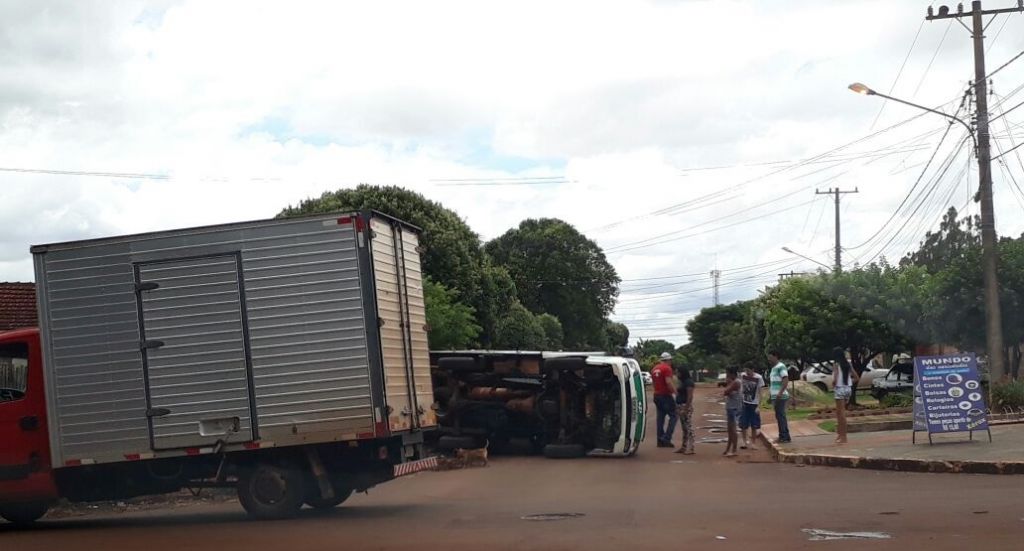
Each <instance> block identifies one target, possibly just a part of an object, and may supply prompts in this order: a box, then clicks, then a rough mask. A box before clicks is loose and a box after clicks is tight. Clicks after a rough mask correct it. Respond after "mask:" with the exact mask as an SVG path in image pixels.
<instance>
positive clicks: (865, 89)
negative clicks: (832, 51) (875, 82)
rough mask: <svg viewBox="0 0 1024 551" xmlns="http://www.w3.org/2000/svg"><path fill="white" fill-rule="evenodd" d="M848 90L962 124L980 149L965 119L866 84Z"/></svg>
mask: <svg viewBox="0 0 1024 551" xmlns="http://www.w3.org/2000/svg"><path fill="white" fill-rule="evenodd" d="M847 88H849V89H850V90H853V91H854V92H856V93H858V94H860V95H862V96H878V97H880V98H885V99H887V100H890V101H895V102H896V103H902V104H903V105H909V106H911V107H916V108H918V109H921V110H922V111H927V112H929V113H935V114H936V115H940V116H943V117H946V118H947V119H949V120H952V121H956V122H958V123H960V124H962V125H963V126H964V128H966V129H967V134H968V135H970V136H971V142H972V143H973V144H974V148H975V149H977V148H978V141H977V139H975V137H974V129H973V128H971V125H969V124H967V123H966V122H964V121H963V119H960V118H958V117H955V116H953V115H950V114H949V113H943V112H942V111H939V110H938V109H932V108H930V107H925V106H923V105H918V104H916V103H911V102H909V101H906V100H902V99H899V98H894V97H892V96H888V95H885V94H883V93H881V92H878V91H876V90H874V89H873V88H871V87H870V86H868V85H866V84H861V83H859V82H854V83H853V84H851V85H849V86H847Z"/></svg>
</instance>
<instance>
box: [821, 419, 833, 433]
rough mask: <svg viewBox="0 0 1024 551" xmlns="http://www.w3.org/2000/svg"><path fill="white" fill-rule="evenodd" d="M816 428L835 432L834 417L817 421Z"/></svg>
mask: <svg viewBox="0 0 1024 551" xmlns="http://www.w3.org/2000/svg"><path fill="white" fill-rule="evenodd" d="M818 428H820V429H821V430H824V431H828V432H835V431H836V421H835V419H829V420H828V421H822V422H820V423H818Z"/></svg>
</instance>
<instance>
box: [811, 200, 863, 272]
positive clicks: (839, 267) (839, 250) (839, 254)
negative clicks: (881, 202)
mask: <svg viewBox="0 0 1024 551" xmlns="http://www.w3.org/2000/svg"><path fill="white" fill-rule="evenodd" d="M847 193H860V191H859V190H858V189H857V188H853V191H850V190H846V191H843V190H841V189H839V188H835V189H832V188H828V191H818V190H814V194H815V195H835V197H836V266H835V268H834V270H835V272H836V273H837V274H838V273H839V272H841V271H843V247H842V240H841V238H840V223H839V196H840V195H845V194H847Z"/></svg>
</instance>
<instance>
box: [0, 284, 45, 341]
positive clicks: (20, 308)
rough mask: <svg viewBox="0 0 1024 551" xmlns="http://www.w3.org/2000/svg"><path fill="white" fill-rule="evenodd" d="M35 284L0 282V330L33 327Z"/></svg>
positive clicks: (34, 320)
mask: <svg viewBox="0 0 1024 551" xmlns="http://www.w3.org/2000/svg"><path fill="white" fill-rule="evenodd" d="M37 323H38V322H37V321H36V285H35V284H34V283H0V331H9V330H11V329H21V328H23V327H35V326H36V325H37Z"/></svg>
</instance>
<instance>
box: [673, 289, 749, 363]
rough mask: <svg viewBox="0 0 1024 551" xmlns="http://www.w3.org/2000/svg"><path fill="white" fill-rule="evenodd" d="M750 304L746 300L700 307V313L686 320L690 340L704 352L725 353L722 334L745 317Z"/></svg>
mask: <svg viewBox="0 0 1024 551" xmlns="http://www.w3.org/2000/svg"><path fill="white" fill-rule="evenodd" d="M749 309H750V305H749V304H748V303H747V302H736V303H734V304H722V305H718V306H710V307H708V308H703V309H701V311H700V313H698V314H697V315H696V316H694V317H693V318H692V319H690V321H688V322H686V332H687V333H689V334H690V342H691V343H693V345H694V346H696V347H697V348H699V349H701V350H703V351H704V353H705V354H725V353H726V350H725V344H724V343H723V342H722V338H721V337H722V335H723V334H724V333H725V328H726V327H727V326H729V325H733V324H740V323H743V321H744V320H745V319H746V316H747V312H748V310H749Z"/></svg>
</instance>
